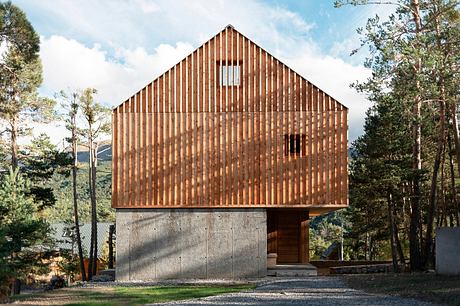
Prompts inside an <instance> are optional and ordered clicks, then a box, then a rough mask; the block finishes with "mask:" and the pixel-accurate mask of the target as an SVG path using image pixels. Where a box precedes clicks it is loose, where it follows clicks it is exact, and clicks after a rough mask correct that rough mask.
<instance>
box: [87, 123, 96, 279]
mask: <svg viewBox="0 0 460 306" xmlns="http://www.w3.org/2000/svg"><path fill="white" fill-rule="evenodd" d="M92 138H93V136H92V134H91V125H90V126H89V132H88V153H89V154H88V156H89V160H88V164H89V168H88V186H89V195H90V201H91V243H90V248H89V263H88V279H89V280H91V279H92V278H93V275H94V273H93V271H94V268H93V265H94V240H95V234H94V233H95V224H94V213H95V208H94V203H93V180H92V178H91V176H92V175H93V171H92V165H93V156H92V154H93V140H92Z"/></svg>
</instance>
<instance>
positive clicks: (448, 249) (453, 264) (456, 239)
mask: <svg viewBox="0 0 460 306" xmlns="http://www.w3.org/2000/svg"><path fill="white" fill-rule="evenodd" d="M459 254H460V227H440V228H438V229H436V272H437V273H438V274H443V275H460V255H459Z"/></svg>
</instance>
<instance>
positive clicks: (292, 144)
mask: <svg viewBox="0 0 460 306" xmlns="http://www.w3.org/2000/svg"><path fill="white" fill-rule="evenodd" d="M305 142H306V137H305V135H301V134H285V135H284V155H286V156H289V155H298V156H305Z"/></svg>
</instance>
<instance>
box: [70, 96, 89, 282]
mask: <svg viewBox="0 0 460 306" xmlns="http://www.w3.org/2000/svg"><path fill="white" fill-rule="evenodd" d="M74 103H75V101H74ZM71 121H72V153H73V166H72V185H73V186H72V187H73V188H72V189H73V214H74V221H75V236H76V238H77V248H78V258H79V261H80V274H81V280H82V281H86V271H85V261H84V258H83V249H82V246H81V235H80V223H79V221H78V193H77V169H78V150H77V122H76V112H75V113H74V114H73V116H72V118H71Z"/></svg>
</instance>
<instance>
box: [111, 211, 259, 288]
mask: <svg viewBox="0 0 460 306" xmlns="http://www.w3.org/2000/svg"><path fill="white" fill-rule="evenodd" d="M116 218H117V223H116V227H117V229H116V232H117V244H116V245H117V246H116V256H117V262H116V279H117V280H119V281H127V280H156V279H175V278H181V279H186V278H210V279H213V278H226V279H237V278H257V277H264V276H266V274H267V227H266V225H267V215H266V210H265V209H117V212H116Z"/></svg>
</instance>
